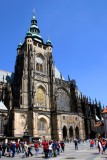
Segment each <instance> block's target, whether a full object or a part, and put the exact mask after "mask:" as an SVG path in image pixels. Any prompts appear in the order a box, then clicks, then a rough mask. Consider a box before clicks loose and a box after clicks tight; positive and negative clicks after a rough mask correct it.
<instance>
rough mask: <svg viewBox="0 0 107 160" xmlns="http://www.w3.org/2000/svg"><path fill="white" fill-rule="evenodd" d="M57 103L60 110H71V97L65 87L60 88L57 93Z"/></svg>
mask: <svg viewBox="0 0 107 160" xmlns="http://www.w3.org/2000/svg"><path fill="white" fill-rule="evenodd" d="M56 97H57V99H56V105H57V109H58V110H63V111H70V97H69V96H68V93H67V92H66V91H64V90H63V89H59V90H58V91H57V95H56Z"/></svg>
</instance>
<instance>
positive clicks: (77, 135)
mask: <svg viewBox="0 0 107 160" xmlns="http://www.w3.org/2000/svg"><path fill="white" fill-rule="evenodd" d="M75 138H77V139H78V138H79V128H78V127H76V128H75Z"/></svg>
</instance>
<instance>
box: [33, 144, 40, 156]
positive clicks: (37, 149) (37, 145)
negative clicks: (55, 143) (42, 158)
mask: <svg viewBox="0 0 107 160" xmlns="http://www.w3.org/2000/svg"><path fill="white" fill-rule="evenodd" d="M34 148H35V152H36V156H37V155H38V152H39V142H38V141H36V142H35V144H34Z"/></svg>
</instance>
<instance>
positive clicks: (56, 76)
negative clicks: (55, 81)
mask: <svg viewBox="0 0 107 160" xmlns="http://www.w3.org/2000/svg"><path fill="white" fill-rule="evenodd" d="M55 78H59V79H61V72H59V70H58V69H57V68H56V66H55ZM62 79H63V80H64V77H63V76H62Z"/></svg>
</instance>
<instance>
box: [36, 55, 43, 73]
mask: <svg viewBox="0 0 107 160" xmlns="http://www.w3.org/2000/svg"><path fill="white" fill-rule="evenodd" d="M35 60H36V70H37V71H39V72H43V71H44V70H43V67H44V66H43V65H44V60H43V58H42V57H41V56H37V57H36V58H35Z"/></svg>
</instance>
